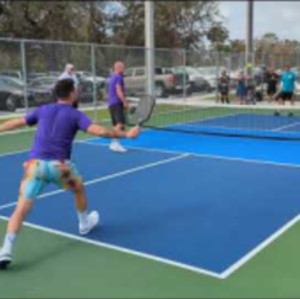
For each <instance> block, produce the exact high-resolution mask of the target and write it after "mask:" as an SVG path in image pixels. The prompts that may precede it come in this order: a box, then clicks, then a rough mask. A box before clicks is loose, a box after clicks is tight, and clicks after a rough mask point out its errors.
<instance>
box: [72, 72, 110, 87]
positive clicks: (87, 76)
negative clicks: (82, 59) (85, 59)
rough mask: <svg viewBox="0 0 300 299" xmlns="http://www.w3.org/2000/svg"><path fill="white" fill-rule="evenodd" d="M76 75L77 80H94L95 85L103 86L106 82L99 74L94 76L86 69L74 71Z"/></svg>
mask: <svg viewBox="0 0 300 299" xmlns="http://www.w3.org/2000/svg"><path fill="white" fill-rule="evenodd" d="M76 75H77V76H78V78H79V80H81V81H85V82H86V81H89V82H92V83H93V82H94V80H95V82H96V84H97V85H101V86H102V87H104V86H105V83H106V78H104V77H101V76H95V79H94V76H93V74H92V73H91V72H86V71H76Z"/></svg>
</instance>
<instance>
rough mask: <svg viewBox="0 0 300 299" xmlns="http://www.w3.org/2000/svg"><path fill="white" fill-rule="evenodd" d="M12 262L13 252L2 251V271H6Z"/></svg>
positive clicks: (0, 260)
mask: <svg viewBox="0 0 300 299" xmlns="http://www.w3.org/2000/svg"><path fill="white" fill-rule="evenodd" d="M11 262H12V254H11V252H8V251H5V250H4V248H2V249H1V250H0V270H5V269H6V268H7V266H8V265H9V264H10V263H11Z"/></svg>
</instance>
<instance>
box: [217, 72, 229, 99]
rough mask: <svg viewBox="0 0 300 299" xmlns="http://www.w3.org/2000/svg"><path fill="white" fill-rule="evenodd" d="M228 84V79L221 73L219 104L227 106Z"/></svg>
mask: <svg viewBox="0 0 300 299" xmlns="http://www.w3.org/2000/svg"><path fill="white" fill-rule="evenodd" d="M229 82H230V79H229V77H228V76H227V74H226V71H224V72H222V75H221V78H220V80H219V93H220V96H221V103H227V104H229V103H230V102H229V96H228V94H229Z"/></svg>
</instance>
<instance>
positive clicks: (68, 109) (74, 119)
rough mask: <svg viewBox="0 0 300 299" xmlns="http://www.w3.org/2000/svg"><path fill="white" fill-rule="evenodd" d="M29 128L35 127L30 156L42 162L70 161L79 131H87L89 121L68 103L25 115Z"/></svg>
mask: <svg viewBox="0 0 300 299" xmlns="http://www.w3.org/2000/svg"><path fill="white" fill-rule="evenodd" d="M26 123H27V125H29V126H33V125H36V124H37V132H36V135H35V140H34V144H33V146H32V149H31V152H30V157H31V158H33V159H41V160H61V161H64V160H69V159H70V158H71V151H72V143H73V140H74V138H75V135H76V133H77V131H78V130H82V131H86V130H87V129H88V127H89V126H90V125H91V123H92V122H91V120H90V119H89V118H88V117H87V116H86V115H85V114H84V113H82V112H80V111H78V110H76V109H75V108H73V107H72V106H71V105H67V104H59V103H55V104H49V105H44V106H41V107H39V108H37V109H35V110H34V111H32V112H30V113H28V114H27V115H26Z"/></svg>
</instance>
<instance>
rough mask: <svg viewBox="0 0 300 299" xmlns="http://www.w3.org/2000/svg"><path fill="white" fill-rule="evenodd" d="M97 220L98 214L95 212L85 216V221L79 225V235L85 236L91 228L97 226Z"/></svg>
mask: <svg viewBox="0 0 300 299" xmlns="http://www.w3.org/2000/svg"><path fill="white" fill-rule="evenodd" d="M99 218H100V217H99V213H98V212H97V211H93V212H91V213H90V214H89V215H88V216H87V221H86V222H85V223H79V234H80V235H87V234H88V233H89V232H90V231H91V230H92V229H93V228H95V227H96V226H97V225H98V223H99Z"/></svg>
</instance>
